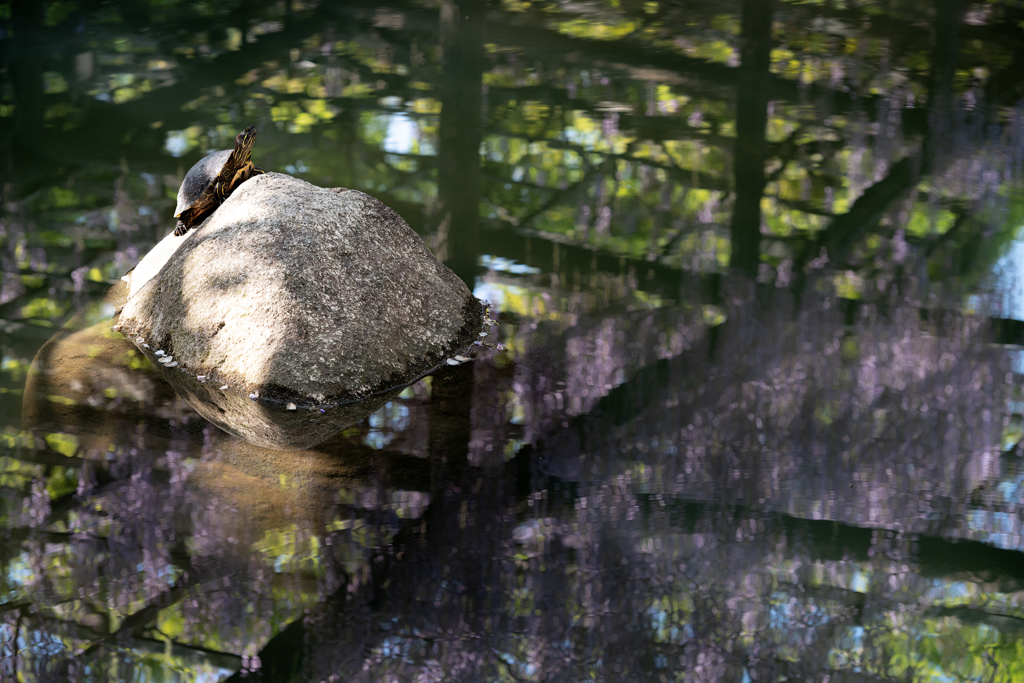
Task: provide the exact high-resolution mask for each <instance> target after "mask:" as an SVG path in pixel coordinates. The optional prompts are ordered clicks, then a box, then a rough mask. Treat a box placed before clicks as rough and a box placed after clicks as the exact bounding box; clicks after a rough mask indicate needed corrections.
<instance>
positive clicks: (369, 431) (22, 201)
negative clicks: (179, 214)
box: [0, 0, 1024, 681]
mask: <svg viewBox="0 0 1024 683" xmlns="http://www.w3.org/2000/svg"><path fill="white" fill-rule="evenodd" d="M0 20H2V21H3V22H4V26H3V29H4V34H3V35H4V37H3V38H2V42H3V44H4V45H5V47H6V52H5V54H6V55H7V64H8V68H7V70H6V72H5V76H4V78H6V79H7V83H8V87H6V88H3V89H0V126H2V127H4V130H5V131H6V134H5V136H4V139H5V140H6V144H5V148H4V152H5V158H6V159H7V163H6V164H5V165H4V167H3V171H2V172H3V173H4V190H3V191H4V201H5V204H4V207H3V215H2V217H0V229H2V236H3V237H2V240H0V245H2V249H0V259H2V278H3V279H2V281H0V318H2V321H0V345H2V347H3V362H2V366H0V404H2V406H3V411H2V412H0V414H2V415H4V416H5V417H4V420H3V424H2V428H3V432H2V434H0V438H2V440H3V451H2V453H0V486H2V487H3V493H4V495H3V496H2V497H0V514H2V516H3V525H2V531H0V534H2V542H0V566H2V568H3V571H2V573H0V592H2V598H0V657H2V659H0V672H2V677H4V678H5V679H6V678H10V679H12V680H33V681H49V680H54V681H64V680H101V679H104V680H150V679H154V680H219V679H221V678H234V679H239V680H241V679H244V680H265V681H289V680H316V681H327V680H339V681H340V680H345V681H347V680H356V681H359V680H366V681H376V680H422V681H427V680H482V679H486V680H509V681H518V680H542V679H546V680H584V679H586V680H590V679H594V680H616V681H618V680H640V679H653V680H664V681H668V680H687V681H703V680H707V681H711V680H735V681H764V680H783V679H786V680H796V679H799V680H825V679H826V677H828V679H829V680H849V681H860V680H864V681H869V680H870V681H875V680H968V679H969V680H986V681H989V680H993V681H996V680H998V681H1013V680H1019V679H1020V678H1022V677H1024V670H1022V669H1024V664H1022V662H1024V629H1022V628H1021V624H1024V562H1022V559H1024V555H1022V554H1021V553H1022V552H1024V536H1022V533H1024V530H1022V524H1024V522H1022V520H1024V497H1022V488H1021V486H1022V483H1024V470H1022V468H1021V460H1020V447H1019V446H1018V445H1017V444H1018V442H1019V440H1020V436H1021V434H1022V432H1024V419H1022V413H1024V403H1022V398H1021V393H1020V389H1019V386H1020V381H1021V380H1020V377H1021V372H1020V370H1021V365H1020V361H1021V359H1020V355H1019V354H1020V344H1021V342H1022V339H1024V326H1022V324H1021V323H1020V322H1018V321H1016V320H1014V319H1012V316H1013V313H1012V311H1007V310H1003V308H1004V302H1005V299H1004V296H1003V292H1002V291H1000V289H1001V288H1006V287H1010V288H1013V287H1015V285H1016V282H1013V281H1011V280H1012V279H1011V280H1008V279H1006V278H1004V279H1003V280H1001V281H998V282H995V284H993V283H994V280H993V278H992V277H991V276H990V273H991V272H993V263H994V262H995V260H996V259H997V257H998V256H999V255H1000V254H1001V253H1003V252H1004V251H1006V248H1007V246H1008V245H1009V244H1010V242H1011V241H1012V238H1013V236H1014V233H1015V232H1016V229H1017V228H1018V227H1019V224H1020V222H1021V215H1022V211H1021V207H1022V204H1021V193H1020V180H1021V166H1022V162H1024V126H1022V121H1024V116H1022V115H1024V111H1022V110H1021V108H1020V104H1019V101H1020V98H1021V95H1022V94H1024V69H1022V68H1021V64H1020V61H1021V59H1022V55H1024V50H1022V48H1024V42H1022V40H1021V36H1020V31H1019V26H1020V25H1021V22H1022V21H1024V13H1022V10H1021V9H1020V8H1019V7H1017V6H1016V4H1014V3H1010V2H990V3H977V4H968V3H966V2H960V0H942V1H941V2H937V3H926V2H913V1H908V2H899V3H894V2H887V3H886V2H872V1H864V2H860V3H856V4H850V3H825V4H821V5H810V4H804V3H793V2H785V1H784V0H774V1H773V2H748V1H747V0H743V1H741V2H733V3H724V4H723V3H696V4H694V3H687V4H686V6H685V7H684V6H682V5H679V4H675V3H665V2H658V3H653V2H644V3H637V2H595V3H589V4H578V3H555V4H551V5H544V6H536V5H534V4H532V3H530V2H519V1H518V0H503V1H502V2H491V3H485V2H482V1H480V2H478V1H477V0H472V1H470V0H465V1H464V2H453V1H452V0H440V1H439V2H422V3H406V4H403V3H398V4H388V5H379V4H378V5H369V4H363V3H351V4H345V5H344V6H341V7H339V6H337V5H336V4H335V3H318V2H299V1H298V0H291V1H290V2H285V3H281V2H261V1H259V0H253V1H250V2H246V3H244V6H242V5H238V4H237V3H230V2H226V3H216V2H208V3H196V4H185V3H174V2H170V3H168V2H155V1H154V2H148V3H134V4H132V6H131V7H129V8H115V7H113V6H111V5H108V4H105V3H95V2H79V3H67V2H56V1H55V2H50V3H47V4H45V5H42V4H39V3H31V2H22V1H21V0H15V1H14V2H12V3H11V4H10V6H9V11H8V12H7V13H6V14H0ZM253 121H256V122H258V124H259V126H260V142H259V145H258V147H257V149H256V151H255V152H254V158H256V159H257V161H258V163H259V165H260V166H262V167H263V168H267V169H275V170H282V169H285V168H289V167H290V169H291V170H290V171H289V172H294V173H295V174H297V175H299V176H300V177H302V178H304V179H306V180H309V181H310V182H314V183H316V184H319V185H324V186H347V187H354V188H358V189H361V190H364V191H366V192H369V193H371V194H373V195H374V196H377V197H379V198H380V199H382V200H383V201H385V202H387V203H388V204H389V205H391V206H393V207H395V208H396V210H398V211H399V213H401V214H402V215H403V216H404V217H405V218H406V219H407V220H408V221H409V222H410V224H411V225H412V226H413V227H414V228H415V229H416V230H417V231H418V232H420V234H421V235H422V236H423V237H424V239H425V240H426V241H427V243H428V244H429V245H430V246H431V247H432V248H433V249H434V250H435V252H436V253H437V254H438V255H439V256H440V257H441V258H443V259H445V260H446V262H447V263H448V264H449V265H450V266H451V267H452V268H453V269H454V270H455V271H456V272H457V273H458V274H459V275H460V276H461V277H463V278H464V279H465V280H466V281H467V282H469V283H471V284H472V285H473V286H474V288H475V291H476V293H477V294H478V296H480V297H482V298H487V299H488V300H490V301H491V302H492V303H493V305H494V311H495V313H494V315H495V316H496V317H497V320H498V325H497V327H495V328H494V330H495V335H494V336H495V338H496V340H498V341H501V342H502V343H504V344H505V345H506V346H507V347H508V351H507V352H503V353H492V352H490V351H486V352H483V353H481V354H479V356H478V358H477V359H476V360H475V361H474V362H473V363H469V364H465V365H462V366H458V367H452V368H447V369H446V370H445V371H444V372H441V373H438V374H436V375H434V376H433V377H431V378H428V379H426V380H423V381H421V382H419V383H417V384H416V385H414V386H412V387H409V388H407V389H406V390H405V391H404V392H403V393H402V394H401V395H399V396H398V397H397V398H395V399H393V400H391V401H390V402H389V403H388V404H387V405H386V406H385V407H384V408H382V409H381V410H379V411H377V412H376V413H374V414H373V415H372V416H370V417H369V418H368V419H367V420H364V421H363V422H361V423H359V424H358V425H356V426H354V427H351V428H349V429H347V430H345V431H343V432H342V433H340V434H338V435H336V436H335V437H334V438H332V439H331V440H330V441H328V442H327V443H324V444H321V445H320V446H318V447H317V448H315V449H312V450H309V451H302V452H298V453H279V452H274V451H269V450H266V449H261V448H258V447H255V446H251V445H248V444H245V443H243V442H240V441H239V440H237V439H234V438H233V437H230V436H228V435H227V434H225V433H223V432H221V431H219V430H218V429H217V428H215V427H213V426H212V425H210V424H209V423H207V422H205V421H204V420H202V419H201V418H200V417H198V416H197V415H196V414H195V413H194V412H192V411H191V410H190V409H189V408H188V407H187V406H186V405H185V404H184V403H183V402H182V401H181V400H180V399H179V398H177V397H176V396H175V395H174V394H173V392H172V391H171V390H170V388H169V387H168V386H167V384H166V383H164V382H163V381H162V379H161V378H160V375H159V374H158V373H157V372H156V370H155V369H154V368H152V367H151V366H150V365H149V363H148V361H146V360H145V359H144V358H143V357H142V356H141V355H139V354H138V353H137V352H136V351H134V349H133V348H132V347H131V345H130V344H128V343H126V342H125V341H124V340H123V339H121V338H120V336H119V335H117V334H115V333H113V332H111V331H110V329H109V328H110V323H109V316H110V315H111V314H112V313H113V306H114V304H113V303H111V302H114V301H115V300H116V298H117V294H116V291H115V292H114V293H106V291H107V289H108V286H109V285H110V284H111V283H112V282H115V281H116V280H117V278H118V277H119V276H120V275H121V274H123V273H124V272H125V270H127V269H128V268H130V267H131V266H132V265H133V264H134V263H135V262H136V261H137V260H138V258H139V257H140V256H141V255H142V254H143V253H145V251H146V250H147V249H148V248H149V246H151V245H152V244H153V243H155V241H156V240H157V239H159V238H160V237H161V236H162V235H163V234H165V233H166V232H169V231H170V230H171V229H172V228H173V223H172V219H171V218H170V214H171V213H172V211H171V209H172V208H173V205H174V199H173V197H174V195H175V193H176V192H177V187H178V184H179V183H180V180H181V177H182V176H183V173H184V171H185V170H186V169H187V168H188V167H189V166H190V165H191V164H192V163H194V161H195V160H196V159H198V158H199V157H200V155H201V154H202V153H204V152H206V151H208V150H210V149H218V148H223V147H226V146H228V141H229V140H230V139H231V138H233V136H234V134H235V133H236V132H237V130H238V129H240V125H242V124H245V125H247V124H248V123H251V122H253ZM300 160H301V161H300ZM1002 268H1003V271H1004V272H1005V271H1006V267H1005V264H1004V266H1002ZM1011 270H1012V264H1011ZM104 297H106V298H104Z"/></svg>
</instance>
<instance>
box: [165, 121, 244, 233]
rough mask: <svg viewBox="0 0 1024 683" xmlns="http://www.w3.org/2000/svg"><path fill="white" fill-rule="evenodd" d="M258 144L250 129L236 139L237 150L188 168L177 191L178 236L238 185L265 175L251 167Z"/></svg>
mask: <svg viewBox="0 0 1024 683" xmlns="http://www.w3.org/2000/svg"><path fill="white" fill-rule="evenodd" d="M255 142H256V126H249V127H248V128H246V129H245V130H243V131H242V132H241V133H239V134H238V136H237V137H236V138H235V147H234V149H222V150H221V151H219V152H214V153H212V154H208V155H206V156H205V157H203V158H202V159H200V160H199V161H197V162H196V165H195V166H193V167H192V168H191V169H189V172H188V173H187V174H186V175H185V180H184V181H182V183H181V189H179V190H178V206H177V208H175V210H174V217H175V218H177V219H178V223H177V225H176V226H175V228H174V234H175V235H177V236H179V237H180V236H182V235H184V234H185V233H187V232H188V231H189V230H191V229H192V228H194V227H195V226H197V225H199V224H200V223H202V222H203V221H204V220H206V217H207V216H209V215H210V214H211V213H213V212H214V211H215V210H216V209H217V207H218V206H220V204H221V202H223V201H224V200H225V199H227V198H228V195H230V194H231V193H232V192H234V191H235V189H236V188H237V187H238V186H239V185H241V184H242V183H244V182H245V181H246V180H248V179H249V178H251V177H253V176H254V175H259V174H261V173H264V171H263V169H262V168H257V167H256V166H253V164H252V158H251V157H252V146H253V144H254V143H255Z"/></svg>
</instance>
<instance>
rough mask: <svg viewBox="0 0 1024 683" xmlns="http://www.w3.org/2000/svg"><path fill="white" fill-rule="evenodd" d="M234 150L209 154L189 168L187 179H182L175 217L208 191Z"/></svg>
mask: <svg viewBox="0 0 1024 683" xmlns="http://www.w3.org/2000/svg"><path fill="white" fill-rule="evenodd" d="M232 151H233V150H230V149H222V150H221V151H219V152H214V153H213V154H207V155H206V156H205V157H203V158H202V159H200V160H199V161H197V162H196V165H195V166H193V167H192V168H190V169H189V171H188V173H187V174H185V180H183V181H182V183H181V187H180V188H179V189H178V206H177V207H176V208H175V209H174V217H175V218H177V217H178V216H180V215H181V212H182V211H184V210H185V209H187V208H188V207H190V206H192V205H193V204H194V203H195V202H196V200H197V199H199V198H200V197H202V196H203V193H205V192H206V190H207V188H209V187H210V185H212V184H213V181H215V180H216V179H217V176H219V175H220V172H221V171H222V170H223V169H224V164H226V163H227V162H228V159H229V158H230V157H231V152H232Z"/></svg>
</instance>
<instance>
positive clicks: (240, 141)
mask: <svg viewBox="0 0 1024 683" xmlns="http://www.w3.org/2000/svg"><path fill="white" fill-rule="evenodd" d="M254 144H256V126H249V127H248V128H246V129H245V130H243V131H242V132H241V133H239V134H238V135H237V136H236V137H235V158H241V159H248V158H249V155H250V154H251V153H252V146H253V145H254Z"/></svg>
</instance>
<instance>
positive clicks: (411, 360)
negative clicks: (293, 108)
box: [118, 173, 483, 447]
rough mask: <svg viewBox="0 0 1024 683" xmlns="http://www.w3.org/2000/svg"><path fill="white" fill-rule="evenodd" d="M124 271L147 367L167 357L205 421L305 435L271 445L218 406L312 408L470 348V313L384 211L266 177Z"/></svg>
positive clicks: (475, 320)
mask: <svg viewBox="0 0 1024 683" xmlns="http://www.w3.org/2000/svg"><path fill="white" fill-rule="evenodd" d="M130 278H131V282H130V283H129V287H130V293H129V298H128V301H127V304H126V305H125V307H124V310H123V312H122V314H121V316H120V319H119V320H118V323H119V324H120V325H121V329H122V331H123V333H124V334H125V335H126V336H127V337H128V338H129V339H131V340H133V341H135V342H136V344H137V345H138V346H139V347H140V348H142V349H143V350H144V351H145V352H146V353H147V354H149V355H150V356H151V358H152V359H153V360H154V361H155V360H157V359H158V355H156V354H157V351H162V352H164V354H165V357H166V356H167V355H170V356H173V361H171V362H170V363H168V365H167V366H165V369H166V370H167V371H168V372H167V374H168V378H169V379H170V380H171V381H172V383H174V384H175V385H176V386H178V385H182V386H178V388H179V390H180V389H182V387H183V386H184V387H187V388H188V389H189V391H187V392H185V393H186V394H190V395H191V396H192V398H199V399H200V400H198V401H197V402H195V403H194V404H195V405H196V406H197V410H200V412H201V413H203V414H204V416H206V417H207V418H208V419H211V420H213V421H215V422H217V423H218V424H221V425H222V426H225V424H226V427H227V428H229V430H231V431H234V432H235V433H237V434H239V435H240V436H242V437H244V438H247V439H250V440H253V441H254V442H256V443H263V444H266V445H272V444H279V445H283V446H286V447H306V446H308V445H311V442H309V440H308V438H306V439H303V440H301V441H302V442H301V443H294V442H291V441H288V442H287V443H284V442H281V440H280V439H278V438H277V437H278V436H279V435H275V434H274V433H273V431H274V430H273V429H270V430H269V431H268V429H267V428H266V424H265V423H266V420H257V421H258V422H260V424H258V425H255V426H253V425H237V426H234V427H232V422H233V419H232V411H234V412H235V413H238V414H247V413H248V412H251V411H248V410H247V409H245V408H244V407H239V406H244V405H245V401H248V400H259V401H261V402H263V403H266V404H269V405H272V406H280V407H281V408H283V409H285V410H288V404H293V405H294V408H292V411H293V412H302V411H315V413H316V414H319V411H320V409H321V408H324V407H328V408H329V407H333V406H337V405H339V404H344V403H349V402H352V401H356V400H362V399H366V398H367V397H371V396H375V395H378V394H382V393H383V392H386V391H388V390H390V389H393V388H395V387H397V386H401V385H404V384H406V383H408V382H409V381H411V380H413V379H415V378H417V377H419V376H421V375H422V374H424V373H426V372H428V371H429V370H431V369H432V368H434V367H436V366H437V365H438V364H442V363H445V361H446V358H448V357H450V356H451V355H452V354H455V353H459V352H461V350H463V349H465V348H466V347H468V346H469V345H470V344H472V342H473V341H474V340H475V339H476V338H477V334H478V333H479V331H480V328H481V315H482V312H483V311H482V307H481V304H480V303H479V302H478V301H477V300H476V299H475V298H474V297H473V296H472V294H471V293H470V291H469V289H468V288H467V287H466V286H465V284H463V282H462V281H461V280H460V279H459V278H458V277H457V276H456V275H455V274H454V273H452V272H451V271H450V270H448V269H447V268H446V267H445V266H444V265H443V264H441V263H440V262H439V261H438V260H437V259H435V258H434V257H433V255H432V254H431V253H430V251H429V250H428V249H427V247H426V246H425V245H424V244H423V242H422V241H421V240H420V238H419V237H418V236H417V235H416V234H415V233H414V232H413V231H412V230H411V229H410V228H409V227H408V225H406V223H405V222H404V221H403V220H402V219H401V218H400V217H399V216H398V215H397V214H396V213H395V212H394V211H392V210H391V209H389V208H388V207H386V206H385V205H383V204H381V203H380V202H379V201H377V200H375V199H373V198H372V197H369V196H368V195H365V194H363V193H361V192H358V191H354V190H344V189H330V190H328V189H323V188H319V187H316V186H313V185H310V184H309V183H306V182H303V181H301V180H298V179H295V178H292V177H290V176H285V175H281V174H277V173H268V174H266V175H261V176H258V177H257V178H254V179H253V180H250V181H249V182H247V183H245V184H244V185H243V186H242V187H241V188H240V189H239V190H238V191H236V192H235V193H234V194H233V195H232V196H231V197H230V198H229V199H228V201H226V202H225V203H224V204H223V205H222V206H221V207H220V208H218V209H217V211H216V212H215V213H214V214H213V215H212V217H211V218H210V219H209V220H208V221H207V222H206V223H204V224H203V225H202V226H201V227H200V228H198V229H196V230H194V231H193V232H191V233H190V234H189V235H188V236H186V237H185V238H177V237H173V236H169V237H167V238H166V239H165V240H164V241H163V242H161V243H160V244H158V245H157V246H156V247H155V248H154V249H153V251H152V252H150V255H148V256H147V257H146V258H144V259H143V260H142V262H141V263H140V264H139V266H138V267H137V268H136V269H135V270H134V271H133V272H132V273H131V275H130ZM172 363H176V365H173V364H172ZM178 375H181V376H180V377H179V376H178ZM197 377H200V378H202V379H201V380H198V381H199V384H195V383H194V382H193V379H194V378H197ZM221 387H227V388H226V389H221ZM223 391H226V392H230V397H229V398H223V397H220V396H217V397H211V396H207V395H206V394H209V393H210V392H214V393H218V392H223ZM200 394H202V396H200ZM221 404H226V405H228V406H229V407H231V410H228V409H226V408H225V407H224V405H221ZM378 407H379V406H378ZM261 415H262V414H261ZM257 417H260V416H257ZM292 421H294V420H292ZM243 422H244V420H243ZM328 435H329V434H322V435H317V436H316V438H326V436H328ZM309 438H313V437H312V436H310V437H309ZM286 441H287V440H286Z"/></svg>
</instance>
